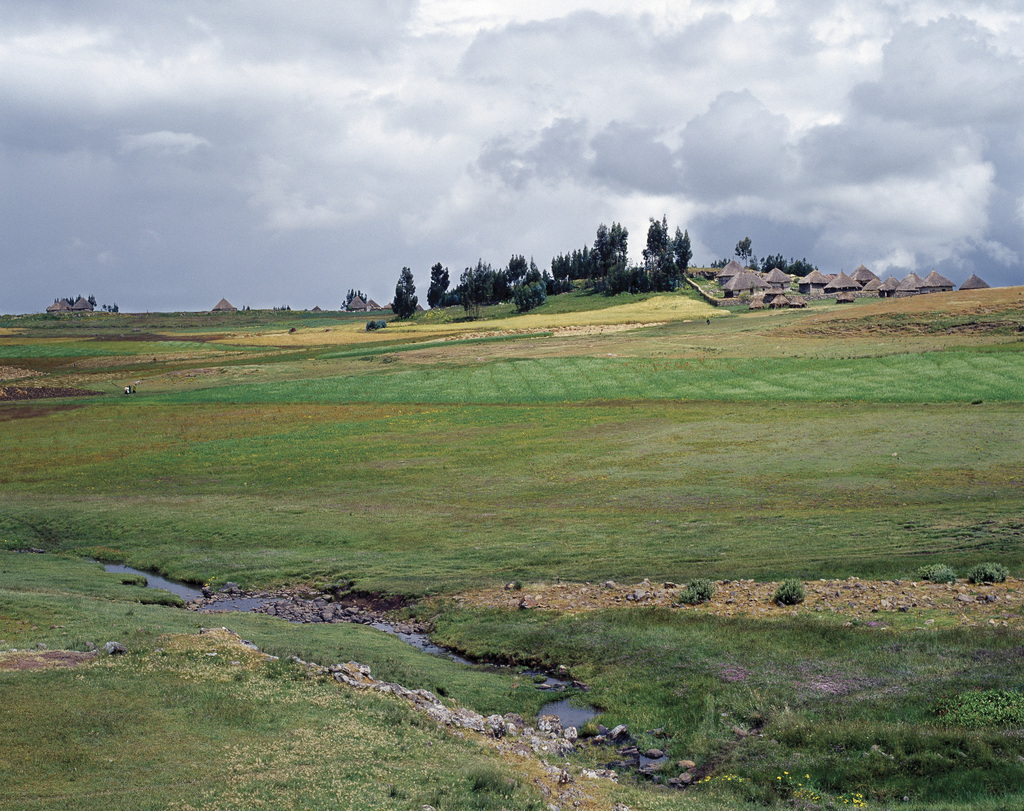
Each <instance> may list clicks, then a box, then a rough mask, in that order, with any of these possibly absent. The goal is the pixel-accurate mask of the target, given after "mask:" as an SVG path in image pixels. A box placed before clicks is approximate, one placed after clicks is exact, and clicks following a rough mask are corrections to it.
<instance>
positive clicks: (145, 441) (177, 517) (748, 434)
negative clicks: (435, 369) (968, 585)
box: [0, 397, 1024, 594]
mask: <svg viewBox="0 0 1024 811" xmlns="http://www.w3.org/2000/svg"><path fill="white" fill-rule="evenodd" d="M38 408H39V411H38V416H36V417H26V418H21V419H18V420H15V421H12V422H8V423H5V428H9V429H13V430H5V432H4V433H3V435H2V438H0V441H2V443H3V446H4V448H3V450H4V457H5V459H8V460H10V461H9V463H8V464H7V465H6V466H5V468H4V469H3V470H2V471H0V483H2V486H3V488H4V491H5V493H6V498H5V500H4V503H3V505H2V506H0V541H2V542H4V543H6V544H7V545H8V547H11V546H36V547H41V548H47V549H51V550H59V551H66V552H75V553H80V554H83V555H90V556H94V557H96V556H105V557H106V558H107V559H117V560H124V561H126V562H130V563H133V564H134V565H137V566H140V567H141V568H146V569H159V570H160V571H162V572H164V573H167V574H170V575H172V576H175V577H179V578H184V579H189V580H192V581H204V580H210V579H213V580H219V581H221V582H223V581H224V580H227V579H232V580H235V581H237V582H243V583H247V584H250V585H258V584H262V583H280V582H285V581H292V582H296V581H303V580H308V579H322V578H326V579H332V578H336V577H345V578H353V579H355V580H356V581H357V582H358V583H359V584H360V586H361V587H365V588H367V589H372V590H383V591H396V592H403V593H408V594H421V593H424V592H431V591H433V592H436V591H453V590H458V589H460V588H464V587H466V586H471V585H479V584H484V583H495V582H508V581H511V580H516V579H530V580H536V579H554V578H556V577H561V578H564V579H577V580H597V579H607V578H613V579H619V580H628V579H630V578H635V579H636V580H640V579H642V578H643V577H645V576H649V577H657V578H664V579H669V580H675V581H682V580H685V579H687V578H690V577H694V576H708V577H759V578H779V577H788V576H798V577H826V576H829V577H831V576H845V575H850V574H856V575H861V576H867V575H881V576H906V575H907V574H908V573H909V572H912V571H914V570H915V569H916V568H917V567H918V566H920V565H921V564H922V563H925V562H932V561H933V560H935V559H936V558H937V556H942V562H948V563H950V564H954V565H958V566H966V565H969V564H970V563H974V562H979V561H981V560H987V559H989V558H991V557H992V556H993V555H996V556H998V559H1000V560H1003V561H1004V562H1005V563H1006V564H1007V565H1009V566H1011V567H1015V566H1019V565H1020V564H1021V563H1024V554H1022V553H1024V550H1022V548H1021V544H1020V540H1021V534H1022V527H1024V525H1022V523H1021V521H1020V518H1019V515H1020V508H1021V504H1022V495H1021V477H1022V472H1021V471H1022V470H1024V424H1022V423H1021V420H1020V419H1019V407H1018V406H1017V405H1015V404H994V403H993V404H989V403H983V404H981V405H970V404H934V405H915V406H912V407H911V406H904V405H884V404H860V403H851V404H831V405H821V404H816V405H814V406H811V407H808V406H784V405H778V404H777V405H765V404H749V403H732V404H719V403H711V404H709V403H665V404H661V405H657V404H642V403H641V404H636V405H611V404H603V405H602V404H594V405H586V404H578V405H575V406H461V407H446V408H440V407H430V406H422V405H406V406H380V407H378V406H369V405H358V406H335V407H327V406H322V405H301V404H291V405H280V404H274V405H264V406H249V405H231V406H227V405H222V406H214V405H173V406H172V405H168V404H155V403H148V402H146V401H145V400H144V399H143V398H141V397H138V398H136V399H131V398H123V399H114V400H113V401H110V402H100V403H97V404H95V405H93V404H92V402H90V404H88V405H86V406H83V407H82V408H78V409H75V410H71V411H60V410H54V411H48V410H47V409H46V408H45V407H44V406H39V407H38ZM97 550H100V551H97Z"/></svg>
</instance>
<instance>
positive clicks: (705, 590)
mask: <svg viewBox="0 0 1024 811" xmlns="http://www.w3.org/2000/svg"><path fill="white" fill-rule="evenodd" d="M714 596H715V584H714V583H713V582H712V581H710V580H707V579H705V578H699V579H697V580H694V581H693V582H691V583H690V585H688V586H687V587H686V588H685V589H683V590H682V591H681V592H680V594H679V602H680V603H681V604H684V605H697V604H698V603H706V602H707V601H708V600H710V599H711V598H712V597H714Z"/></svg>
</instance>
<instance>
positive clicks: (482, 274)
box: [395, 215, 814, 318]
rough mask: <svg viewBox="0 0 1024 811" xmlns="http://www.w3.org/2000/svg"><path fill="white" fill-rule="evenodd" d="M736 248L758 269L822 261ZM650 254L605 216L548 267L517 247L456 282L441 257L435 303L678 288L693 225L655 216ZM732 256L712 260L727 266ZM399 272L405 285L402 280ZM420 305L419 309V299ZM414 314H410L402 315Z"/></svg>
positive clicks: (536, 302) (471, 305)
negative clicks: (585, 239)
mask: <svg viewBox="0 0 1024 811" xmlns="http://www.w3.org/2000/svg"><path fill="white" fill-rule="evenodd" d="M736 256H737V257H738V258H739V259H740V260H741V261H743V262H744V263H746V264H747V265H748V267H752V268H754V269H755V270H758V269H760V270H764V271H767V270H771V269H772V268H774V267H778V268H780V269H781V270H783V271H784V272H786V273H791V274H795V275H797V276H806V275H807V274H808V273H810V272H811V271H812V270H814V266H813V265H811V264H810V263H809V262H808V261H807V260H806V259H800V260H797V259H789V260H788V261H787V260H786V259H784V258H783V256H782V254H776V255H772V256H767V257H765V258H764V259H763V260H761V262H760V264H759V263H758V260H757V257H756V256H755V255H754V252H753V248H752V245H751V241H750V237H744V238H743V239H741V240H740V241H739V242H738V243H736ZM642 257H643V261H642V262H641V263H640V264H632V263H630V261H629V231H628V230H626V228H625V226H623V225H622V224H621V223H617V222H613V223H612V224H611V226H608V225H606V224H604V223H601V224H600V225H599V226H598V227H597V233H596V235H595V237H594V243H593V245H584V246H583V247H581V248H578V249H576V250H574V251H572V252H570V253H568V254H559V255H558V256H555V257H553V258H552V259H551V270H550V271H548V270H545V271H543V272H541V271H540V269H539V268H538V267H537V265H536V263H535V262H534V261H533V259H532V258H531V259H530V260H529V261H527V259H526V257H525V256H524V255H522V254H513V256H512V257H511V258H510V259H509V261H508V264H507V265H505V267H498V268H496V267H493V266H492V265H491V264H490V263H489V262H485V261H484V260H483V259H479V260H477V263H476V265H475V266H473V267H467V268H466V269H465V270H463V271H462V274H461V275H460V276H459V283H458V284H457V285H456V286H455V287H454V288H451V287H450V285H451V276H450V274H449V271H448V268H447V267H444V266H443V265H442V264H441V263H440V262H437V263H436V264H435V265H434V266H433V267H432V268H431V269H430V288H429V290H428V291H427V303H428V304H429V305H430V306H431V307H453V306H461V307H463V308H464V309H465V311H466V313H467V315H469V316H470V317H473V318H476V317H479V315H480V309H481V307H483V306H485V305H489V304H501V303H503V302H508V301H512V302H514V303H515V306H516V309H517V310H518V311H519V312H526V311H528V310H532V309H533V308H534V307H538V306H540V305H541V304H543V303H544V302H545V301H546V300H547V297H548V296H553V295H556V294H558V293H565V292H568V291H569V290H572V289H573V287H574V286H576V285H578V284H580V283H582V284H583V285H584V286H587V287H590V288H591V289H593V290H595V291H597V292H603V293H606V294H608V295H615V294H617V293H647V292H662V291H671V290H675V289H677V288H678V287H679V286H680V285H681V284H682V283H683V279H684V278H685V276H686V274H687V273H688V272H689V270H690V261H691V260H692V259H693V249H692V247H691V245H690V234H689V232H687V231H685V230H682V229H680V228H679V227H678V226H677V227H676V228H675V229H674V230H673V231H671V232H670V230H669V224H668V218H667V217H666V216H664V215H663V216H662V218H661V219H660V220H657V219H655V218H654V217H651V219H650V225H649V226H648V228H647V241H646V243H645V245H644V248H643V251H642ZM728 262H729V260H728V259H722V260H721V261H716V262H713V263H712V264H711V266H712V267H724V266H725V265H726V264H728ZM407 272H408V273H409V278H408V282H407V284H408V286H409V287H410V288H411V289H412V290H413V291H414V290H415V288H413V287H412V274H411V272H410V271H409V269H408V268H403V269H402V274H403V275H402V278H405V274H406V273H407ZM402 284H403V283H402V279H401V278H400V279H399V287H400V288H401V287H402ZM398 293H399V290H398V289H396V291H395V306H396V310H395V312H396V313H397V312H398V309H397V307H398V306H399V304H398ZM412 312H415V301H414V303H413V308H412V311H410V315H411V314H412ZM402 317H408V316H402Z"/></svg>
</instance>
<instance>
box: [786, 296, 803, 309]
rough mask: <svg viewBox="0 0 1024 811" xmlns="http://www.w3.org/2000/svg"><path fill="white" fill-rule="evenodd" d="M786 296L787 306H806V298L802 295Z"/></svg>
mask: <svg viewBox="0 0 1024 811" xmlns="http://www.w3.org/2000/svg"><path fill="white" fill-rule="evenodd" d="M787 298H789V306H790V307H806V306H807V299H805V298H804V297H803V296H788V297H787Z"/></svg>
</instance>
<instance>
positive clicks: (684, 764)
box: [676, 760, 697, 771]
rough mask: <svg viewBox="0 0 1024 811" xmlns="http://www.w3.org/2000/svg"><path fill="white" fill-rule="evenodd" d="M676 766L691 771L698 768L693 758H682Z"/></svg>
mask: <svg viewBox="0 0 1024 811" xmlns="http://www.w3.org/2000/svg"><path fill="white" fill-rule="evenodd" d="M676 766H678V767H679V768H680V769H683V770H684V771H690V769H696V768H697V764H696V763H694V762H693V761H692V760H680V761H678V762H677V763H676Z"/></svg>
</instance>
